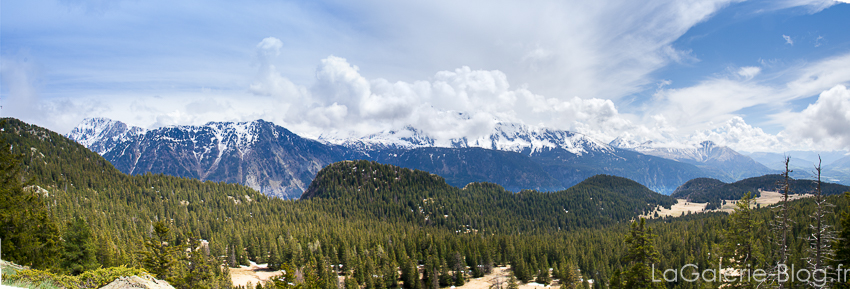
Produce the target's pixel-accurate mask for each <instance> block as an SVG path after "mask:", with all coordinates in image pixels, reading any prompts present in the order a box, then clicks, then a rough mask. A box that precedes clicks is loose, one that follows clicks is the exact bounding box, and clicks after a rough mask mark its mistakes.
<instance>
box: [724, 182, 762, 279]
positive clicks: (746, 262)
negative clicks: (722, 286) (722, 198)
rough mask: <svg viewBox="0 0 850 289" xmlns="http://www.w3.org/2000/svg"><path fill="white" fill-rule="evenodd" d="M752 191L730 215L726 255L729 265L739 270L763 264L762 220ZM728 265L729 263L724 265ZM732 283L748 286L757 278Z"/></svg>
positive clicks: (737, 204)
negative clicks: (759, 217)
mask: <svg viewBox="0 0 850 289" xmlns="http://www.w3.org/2000/svg"><path fill="white" fill-rule="evenodd" d="M752 203H753V198H752V193H747V194H746V195H744V196H743V197H741V199H740V200H739V201H738V202H737V203H736V204H735V211H734V212H732V214H731V215H730V216H729V226H728V229H727V230H726V235H725V244H724V257H726V258H725V259H726V260H729V262H730V263H731V264H729V267H731V268H735V269H738V270H744V269H752V268H759V267H758V266H759V265H761V264H763V261H764V256H763V255H762V241H761V240H762V236H763V235H762V231H761V230H762V228H761V224H762V222H761V221H759V220H758V219H757V218H756V216H755V214H754V212H753V209H752V206H753V204H752ZM723 266H724V267H726V266H727V265H723ZM735 281H736V282H734V283H733V284H732V285H733V286H738V287H748V286H750V285H751V284H750V282H755V281H756V280H755V279H751V280H740V278H738V279H737V280H735ZM747 281H749V282H747Z"/></svg>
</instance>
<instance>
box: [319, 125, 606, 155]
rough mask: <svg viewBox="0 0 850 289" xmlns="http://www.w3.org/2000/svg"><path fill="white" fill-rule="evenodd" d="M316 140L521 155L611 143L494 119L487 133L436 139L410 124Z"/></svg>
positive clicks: (602, 148) (599, 148) (579, 151)
mask: <svg viewBox="0 0 850 289" xmlns="http://www.w3.org/2000/svg"><path fill="white" fill-rule="evenodd" d="M319 140H321V141H325V142H328V143H332V144H338V145H343V146H345V147H348V148H351V149H354V150H358V151H361V152H366V151H370V150H380V149H415V148H422V147H442V148H474V147H477V148H485V149H491V150H499V151H509V152H517V153H524V154H529V155H530V154H534V153H539V152H542V151H547V150H554V149H563V150H566V151H568V152H570V153H572V154H575V155H583V154H587V153H591V152H606V151H608V152H610V151H611V149H612V148H611V146H609V145H608V144H605V143H602V142H599V141H597V140H594V139H592V138H590V137H588V136H585V135H583V134H579V133H574V132H569V131H564V130H556V129H550V128H534V127H530V126H528V125H525V124H521V123H511V122H497V123H496V125H495V126H494V128H493V130H492V131H490V133H488V134H486V135H482V136H478V137H460V138H450V139H439V138H435V137H433V136H431V135H428V134H427V133H426V132H424V131H422V130H419V129H417V128H414V127H412V126H409V125H407V126H404V127H403V128H402V129H399V130H387V131H383V132H380V133H376V134H371V135H367V136H363V137H355V136H352V135H344V134H339V133H337V134H323V135H322V136H320V137H319Z"/></svg>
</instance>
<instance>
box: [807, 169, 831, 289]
mask: <svg viewBox="0 0 850 289" xmlns="http://www.w3.org/2000/svg"><path fill="white" fill-rule="evenodd" d="M814 173H815V174H816V176H817V187H816V188H815V191H814V195H815V196H814V197H815V211H814V213H812V215H811V217H810V218H811V223H810V224H809V229H810V230H811V232H812V233H811V234H810V235H809V236H807V237H806V241H808V242H809V248H808V252H807V253H808V256H807V257H806V263H807V264H808V267H809V270H810V272H811V273H812V274H822V275H820V277H818V278H810V281H809V282H808V283H809V284H808V285H809V286H812V287H814V288H826V287H828V286H829V285H830V284H831V283H832V282H830V281H829V280H830V279H831V277H829V276H827V272H831V271H832V266H830V263H831V262H832V260H833V259H834V258H835V250H833V249H832V244H833V243H834V242H835V240H836V238H837V237H836V234H835V230H834V229H833V227H832V226H830V225H828V224H826V219H827V215H828V214H829V213H830V212H831V210H829V208H831V207H835V206H834V205H832V204H830V203H828V202H827V201H826V198H825V197H824V196H823V191H822V190H821V159H820V156H818V165H817V166H815V172H814ZM821 278H824V279H821ZM814 280H824V281H825V282H818V281H814Z"/></svg>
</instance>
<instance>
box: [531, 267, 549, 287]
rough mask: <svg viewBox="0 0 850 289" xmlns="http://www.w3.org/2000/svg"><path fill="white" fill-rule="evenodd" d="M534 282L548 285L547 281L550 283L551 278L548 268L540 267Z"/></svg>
mask: <svg viewBox="0 0 850 289" xmlns="http://www.w3.org/2000/svg"><path fill="white" fill-rule="evenodd" d="M534 282H537V283H540V284H543V285H549V283H552V278H551V277H550V276H549V270H546V269H541V270H540V272H538V273H537V278H536V279H535V280H534Z"/></svg>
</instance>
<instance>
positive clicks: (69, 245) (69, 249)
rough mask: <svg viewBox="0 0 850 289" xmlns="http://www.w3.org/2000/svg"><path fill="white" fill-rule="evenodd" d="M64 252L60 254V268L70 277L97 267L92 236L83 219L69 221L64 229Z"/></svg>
mask: <svg viewBox="0 0 850 289" xmlns="http://www.w3.org/2000/svg"><path fill="white" fill-rule="evenodd" d="M64 239H65V242H64V247H65V250H64V252H62V261H61V266H62V269H63V270H64V271H65V272H68V273H69V274H71V275H79V274H80V273H83V272H84V271H87V270H91V269H96V268H97V267H98V263H97V259H96V258H95V247H94V236H93V235H92V231H91V228H90V227H89V225H88V223H86V221H85V220H84V219H83V218H79V217H77V218H74V220H73V221H69V222H68V224H67V226H66V229H65V236H64Z"/></svg>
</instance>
